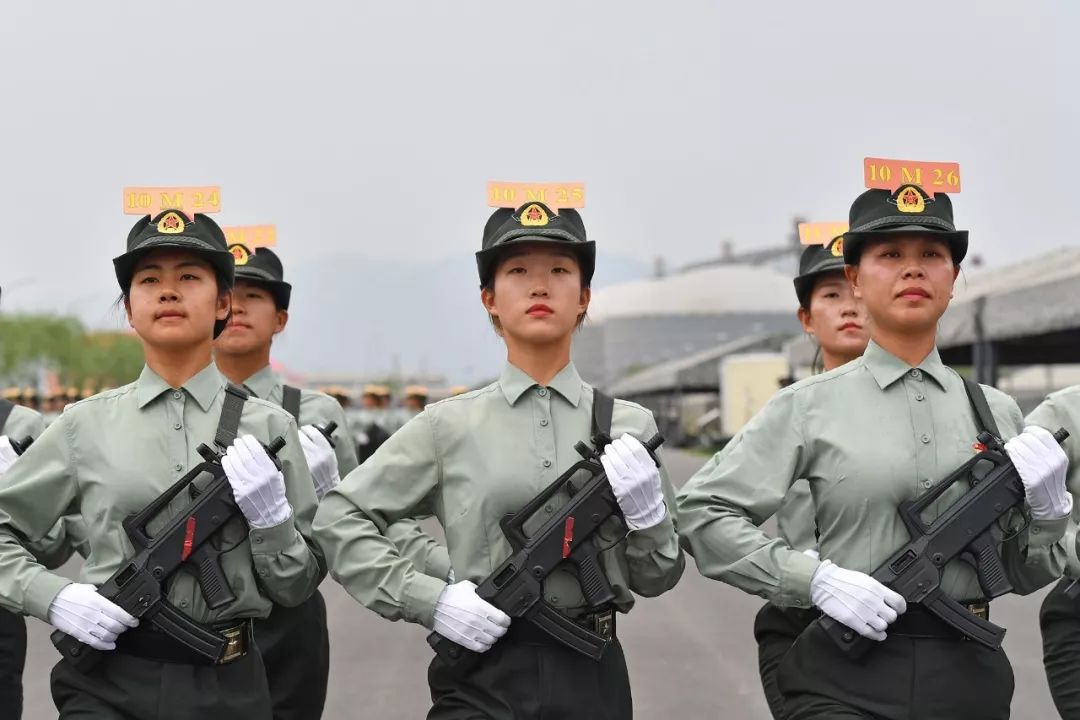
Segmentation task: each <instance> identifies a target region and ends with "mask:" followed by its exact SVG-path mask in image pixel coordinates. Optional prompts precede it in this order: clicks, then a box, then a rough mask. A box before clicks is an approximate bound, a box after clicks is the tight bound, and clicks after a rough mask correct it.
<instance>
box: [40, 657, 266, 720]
mask: <svg viewBox="0 0 1080 720" xmlns="http://www.w3.org/2000/svg"><path fill="white" fill-rule="evenodd" d="M52 696H53V702H54V703H55V704H56V709H57V710H58V711H59V712H60V717H59V720H194V719H196V718H197V719H198V720H270V717H271V711H270V690H269V688H267V686H266V669H265V668H264V667H263V663H262V658H261V657H260V656H259V651H258V649H257V648H254V647H252V648H251V649H250V650H249V651H248V654H247V655H245V656H244V657H242V658H240V659H239V660H237V661H235V662H231V663H229V664H228V665H210V666H206V665H179V664H170V663H159V662H155V661H153V660H144V659H143V658H139V657H135V656H133V655H122V654H120V653H117V652H112V653H109V655H108V656H107V657H106V658H105V659H104V660H103V661H102V662H100V663H99V664H98V666H97V667H96V668H94V670H92V671H91V672H89V673H85V674H84V673H81V672H79V671H78V670H76V669H75V668H73V667H72V666H71V664H70V663H68V662H67V661H66V660H61V661H60V662H59V663H58V664H57V665H56V667H54V668H53V671H52Z"/></svg>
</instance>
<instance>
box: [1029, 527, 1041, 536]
mask: <svg viewBox="0 0 1080 720" xmlns="http://www.w3.org/2000/svg"><path fill="white" fill-rule="evenodd" d="M1039 532H1041V531H1040V529H1039V526H1038V525H1035V526H1033V527H1032V528H1031V534H1032V535H1038V534H1039Z"/></svg>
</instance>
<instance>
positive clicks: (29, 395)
mask: <svg viewBox="0 0 1080 720" xmlns="http://www.w3.org/2000/svg"><path fill="white" fill-rule="evenodd" d="M22 397H23V400H37V397H38V391H37V389H36V388H32V387H25V388H23V391H22Z"/></svg>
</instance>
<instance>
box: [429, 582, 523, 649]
mask: <svg viewBox="0 0 1080 720" xmlns="http://www.w3.org/2000/svg"><path fill="white" fill-rule="evenodd" d="M508 627H510V616H509V615H507V614H506V613H504V612H503V611H502V610H500V609H499V608H497V607H495V606H494V605H492V604H491V603H489V602H487V601H486V600H482V599H480V596H479V595H477V594H476V585H475V584H473V583H471V582H469V581H468V580H462V581H461V582H459V583H454V584H453V585H447V586H446V589H445V590H443V591H442V594H441V595H439V599H438V600H437V601H436V602H435V626H434V630H435V632H437V633H439V634H440V635H442V636H443V637H444V638H447V639H448V640H453V641H454V642H456V643H457V644H458V645H462V646H464V647H467V648H468V649H470V650H472V651H473V652H480V653H482V652H487V651H488V650H490V649H491V646H492V645H494V644H495V641H496V640H498V639H499V638H501V637H502V636H503V635H505V634H506V629H507V628H508Z"/></svg>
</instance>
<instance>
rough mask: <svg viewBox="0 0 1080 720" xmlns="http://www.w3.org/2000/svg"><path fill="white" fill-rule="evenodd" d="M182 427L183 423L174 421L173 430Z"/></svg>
mask: <svg viewBox="0 0 1080 720" xmlns="http://www.w3.org/2000/svg"><path fill="white" fill-rule="evenodd" d="M182 427H184V426H183V425H181V424H180V423H176V424H175V425H173V430H179V429H181V428H182Z"/></svg>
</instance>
